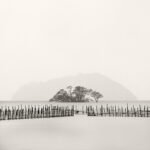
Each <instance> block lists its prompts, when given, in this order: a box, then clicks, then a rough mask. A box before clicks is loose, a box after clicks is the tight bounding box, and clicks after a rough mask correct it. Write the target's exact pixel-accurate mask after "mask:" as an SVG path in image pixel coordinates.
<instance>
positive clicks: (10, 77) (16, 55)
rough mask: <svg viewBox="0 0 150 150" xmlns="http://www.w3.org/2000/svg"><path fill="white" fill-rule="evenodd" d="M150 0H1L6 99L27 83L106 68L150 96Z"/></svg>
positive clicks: (1, 78)
mask: <svg viewBox="0 0 150 150" xmlns="http://www.w3.org/2000/svg"><path fill="white" fill-rule="evenodd" d="M149 5H150V2H149V1H148V0H144V1H141V0H126V1H124V0H107V1H105V0H101V1H99V0H92V1H90V0H76V1H74V0H69V1H68V0H56V1H49V0H26V1H19V0H5V1H0V18H1V19H0V99H1V100H10V99H11V98H12V96H13V95H14V93H15V92H16V91H17V90H18V89H19V88H20V87H21V86H22V85H24V84H28V83H30V82H34V81H36V82H37V81H38V82H41V81H48V80H50V79H53V78H57V77H64V76H70V75H77V74H79V73H95V72H96V73H101V74H103V75H104V76H107V77H109V78H110V79H112V80H114V81H117V82H119V83H120V84H122V85H124V86H125V87H127V88H128V89H129V90H130V91H131V92H132V93H133V94H134V95H136V96H137V98H138V99H140V100H149V99H150V95H149V89H150V78H149V76H150V70H149V68H150V59H149V58H150V51H149V49H150V44H149V41H150V36H149V35H150V28H149V26H150V19H149V18H150V9H149Z"/></svg>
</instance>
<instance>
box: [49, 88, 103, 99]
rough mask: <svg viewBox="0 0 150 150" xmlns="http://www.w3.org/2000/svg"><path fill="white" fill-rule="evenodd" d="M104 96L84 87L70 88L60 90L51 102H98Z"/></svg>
mask: <svg viewBox="0 0 150 150" xmlns="http://www.w3.org/2000/svg"><path fill="white" fill-rule="evenodd" d="M102 97H103V95H102V94H101V93H99V92H97V91H94V90H92V89H87V88H85V87H82V86H76V87H72V86H68V87H67V88H66V89H60V90H59V91H58V92H57V93H56V94H55V95H54V96H53V98H51V99H50V100H49V101H51V102H98V101H99V99H100V98H102Z"/></svg>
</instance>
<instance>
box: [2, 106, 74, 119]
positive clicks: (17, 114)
mask: <svg viewBox="0 0 150 150" xmlns="http://www.w3.org/2000/svg"><path fill="white" fill-rule="evenodd" d="M66 116H74V107H72V108H69V107H67V106H66V107H60V106H52V105H50V106H46V105H45V106H42V107H40V106H38V107H37V106H24V107H23V106H22V105H21V106H17V107H11V108H10V107H5V108H3V107H1V108H0V120H14V119H34V118H50V117H66Z"/></svg>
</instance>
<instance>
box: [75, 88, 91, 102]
mask: <svg viewBox="0 0 150 150" xmlns="http://www.w3.org/2000/svg"><path fill="white" fill-rule="evenodd" d="M87 92H88V90H87V89H86V88H85V87H82V86H76V87H75V89H74V90H73V94H74V95H75V97H76V101H77V102H82V101H84V97H85V95H86V93H87Z"/></svg>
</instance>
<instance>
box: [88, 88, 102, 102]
mask: <svg viewBox="0 0 150 150" xmlns="http://www.w3.org/2000/svg"><path fill="white" fill-rule="evenodd" d="M91 95H92V97H93V98H94V99H95V101H96V102H98V100H99V99H100V98H102V97H103V95H102V94H100V93H99V92H96V91H92V92H91Z"/></svg>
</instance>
